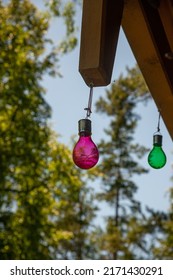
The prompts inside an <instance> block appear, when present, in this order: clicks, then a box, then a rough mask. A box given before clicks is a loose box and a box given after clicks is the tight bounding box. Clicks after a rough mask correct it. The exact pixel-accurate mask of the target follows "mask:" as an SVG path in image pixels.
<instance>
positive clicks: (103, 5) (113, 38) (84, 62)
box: [79, 0, 124, 86]
mask: <svg viewBox="0 0 173 280" xmlns="http://www.w3.org/2000/svg"><path fill="white" fill-rule="evenodd" d="M123 2H124V1H123V0H116V1H115V0H83V15H82V30H81V43H80V61H79V72H80V73H81V75H82V77H83V79H84V81H85V82H86V84H87V85H90V84H93V85H94V86H106V85H108V84H109V83H110V81H111V76H112V69H113V64H114V58H115V52H116V46H117V41H118V35H119V29H120V25H121V18H122V12H123Z"/></svg>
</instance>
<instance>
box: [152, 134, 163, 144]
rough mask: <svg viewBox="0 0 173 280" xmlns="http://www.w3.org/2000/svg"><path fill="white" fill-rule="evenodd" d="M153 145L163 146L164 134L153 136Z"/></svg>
mask: <svg viewBox="0 0 173 280" xmlns="http://www.w3.org/2000/svg"><path fill="white" fill-rule="evenodd" d="M153 145H157V146H162V135H161V134H155V135H154V136H153Z"/></svg>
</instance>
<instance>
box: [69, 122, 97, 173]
mask: <svg viewBox="0 0 173 280" xmlns="http://www.w3.org/2000/svg"><path fill="white" fill-rule="evenodd" d="M79 136H80V137H79V140H78V142H77V143H76V145H75V147H74V150H73V161H74V163H75V164H76V165H77V166H78V167H80V168H82V169H90V168H92V167H93V166H95V165H96V163H97V162H98V159H99V152H98V149H97V146H96V145H95V144H94V142H93V141H92V139H91V121H90V120H88V119H82V120H80V121H79Z"/></svg>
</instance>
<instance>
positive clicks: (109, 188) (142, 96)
mask: <svg viewBox="0 0 173 280" xmlns="http://www.w3.org/2000/svg"><path fill="white" fill-rule="evenodd" d="M148 97H149V94H148V89H147V87H146V84H145V82H144V80H143V78H142V75H141V73H140V71H139V69H138V67H137V66H136V67H134V68H132V69H127V75H126V77H123V76H122V75H121V76H120V77H119V79H118V80H117V81H115V83H113V84H112V86H111V88H110V90H107V91H106V96H105V98H102V97H101V98H100V100H99V101H98V102H97V104H96V108H97V111H98V112H100V113H104V114H106V115H107V116H108V117H110V124H109V128H107V129H105V133H106V136H107V137H106V140H102V141H101V143H100V145H99V150H100V154H101V164H100V166H99V169H100V171H101V172H102V179H101V180H102V188H103V192H102V193H100V194H99V199H100V200H102V201H105V202H107V203H109V204H110V206H111V207H113V209H114V214H113V215H112V216H109V217H108V219H107V228H106V232H105V233H104V234H103V236H102V238H101V244H102V245H101V249H102V252H103V256H102V257H103V258H108V259H110V258H112V259H136V258H143V257H144V256H145V254H147V251H146V240H145V231H144V224H143V221H144V220H145V216H144V214H143V213H142V210H141V205H140V203H139V202H138V201H136V200H135V193H136V191H137V185H136V184H135V182H134V181H133V175H135V174H137V175H141V174H143V173H146V172H147V170H146V169H144V168H143V167H142V166H140V164H139V163H138V161H137V158H142V156H143V155H144V154H145V152H146V151H147V149H146V148H145V147H143V146H141V145H139V144H135V143H134V138H133V135H134V132H135V129H136V127H137V123H138V120H139V116H138V115H137V114H136V113H135V108H136V106H137V103H138V102H142V101H143V102H144V101H146V100H147V99H148Z"/></svg>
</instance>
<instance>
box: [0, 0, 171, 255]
mask: <svg viewBox="0 0 173 280" xmlns="http://www.w3.org/2000/svg"><path fill="white" fill-rule="evenodd" d="M44 5H45V6H44V9H43V10H40V9H38V7H36V5H35V4H34V1H29V0H9V1H3V0H0V259H3V260H5V259H7V260H10V259H20V260H25V259H32V260H36V259H80V260H82V259H172V258H173V188H170V192H169V196H170V207H169V212H163V211H162V212H161V211H156V210H154V209H151V208H149V207H147V208H146V209H145V211H143V209H142V207H141V203H140V201H137V200H136V198H135V193H136V192H137V189H138V186H137V185H136V183H135V182H134V181H133V176H134V175H138V176H140V175H141V174H144V173H147V172H148V170H147V169H145V168H144V167H143V166H141V164H140V159H141V158H142V157H143V156H144V155H145V154H146V153H147V152H148V150H147V149H146V148H145V147H144V146H141V145H140V144H139V143H136V142H135V139H134V133H135V129H136V127H137V124H138V121H139V119H140V115H138V114H137V113H136V111H135V109H136V106H137V105H138V104H139V103H147V102H150V99H151V98H150V93H149V92H148V89H147V86H146V84H145V82H144V80H143V78H142V75H141V73H140V71H139V69H138V67H137V66H135V67H133V68H131V69H127V74H126V75H125V76H123V75H120V77H119V78H118V79H117V80H116V81H115V82H114V83H113V84H112V86H111V87H110V89H109V90H107V91H106V93H105V98H102V97H101V98H100V99H99V100H98V101H97V103H96V109H97V112H98V113H100V114H105V115H106V116H107V118H109V127H108V128H107V129H106V130H105V135H106V137H105V139H103V140H101V141H100V143H99V145H98V147H99V151H100V163H99V165H98V166H97V167H95V168H93V169H91V170H90V171H84V170H80V169H79V168H77V167H75V166H74V163H73V162H72V159H71V150H72V145H71V147H68V146H66V145H64V144H62V143H60V142H59V141H58V137H57V135H56V133H55V131H53V130H52V128H51V126H50V123H49V121H50V118H51V108H50V106H49V104H48V103H47V102H46V99H45V94H46V91H45V89H44V87H43V85H42V80H43V77H44V75H50V76H52V77H57V78H61V73H60V72H59V63H60V62H59V57H60V56H62V55H66V54H67V53H69V52H70V51H72V50H73V49H74V48H75V47H76V45H77V44H78V41H77V36H76V33H77V29H76V22H75V19H76V17H75V15H76V9H77V6H78V5H81V2H80V1H61V0H51V1H48V0H47V1H44ZM80 8H82V7H80ZM54 17H56V18H59V20H61V21H63V24H64V30H65V36H64V39H63V40H62V41H61V42H59V44H57V45H55V44H54V42H53V41H52V40H51V39H50V38H49V37H48V30H49V27H50V22H51V19H52V18H54ZM57 110H58V108H57ZM95 180H99V183H100V191H99V192H97V193H96V192H95V191H94V188H93V185H94V182H95ZM101 203H104V205H105V204H107V205H109V206H110V207H111V208H112V209H113V212H114V215H109V216H107V218H106V220H105V226H104V227H103V226H102V225H100V226H99V225H98V224H97V223H96V222H95V221H96V219H97V215H98V211H99V205H100V204H101Z"/></svg>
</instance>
